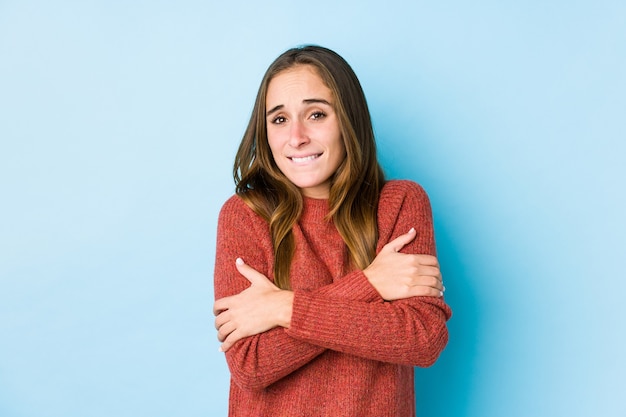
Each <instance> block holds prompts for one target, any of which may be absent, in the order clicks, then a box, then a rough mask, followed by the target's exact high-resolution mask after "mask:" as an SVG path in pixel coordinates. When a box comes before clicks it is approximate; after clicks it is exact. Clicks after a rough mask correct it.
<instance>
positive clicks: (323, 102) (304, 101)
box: [302, 98, 333, 107]
mask: <svg viewBox="0 0 626 417" xmlns="http://www.w3.org/2000/svg"><path fill="white" fill-rule="evenodd" d="M302 102H303V103H306V104H311V103H322V104H326V105H327V106H331V107H332V106H333V105H332V104H330V102H328V100H324V99H323V98H307V99H305V100H302Z"/></svg>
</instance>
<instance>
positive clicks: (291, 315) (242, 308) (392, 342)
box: [214, 192, 451, 389]
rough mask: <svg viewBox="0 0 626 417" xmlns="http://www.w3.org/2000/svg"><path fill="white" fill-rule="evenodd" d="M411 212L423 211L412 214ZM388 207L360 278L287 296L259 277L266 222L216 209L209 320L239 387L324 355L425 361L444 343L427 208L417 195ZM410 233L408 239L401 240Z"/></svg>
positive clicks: (444, 312)
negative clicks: (376, 243)
mask: <svg viewBox="0 0 626 417" xmlns="http://www.w3.org/2000/svg"><path fill="white" fill-rule="evenodd" d="M415 207H425V208H424V209H422V210H421V211H418V212H417V213H416V210H415ZM396 209H397V210H398V212H397V213H396V212H394V213H388V214H389V219H387V220H384V219H383V220H382V221H383V222H384V224H386V226H384V227H383V228H382V229H381V231H384V234H383V235H381V236H380V238H379V245H380V246H379V248H378V255H377V256H376V258H375V260H374V261H373V262H372V264H371V265H369V266H368V267H367V268H366V269H365V270H364V271H353V272H350V273H348V274H347V275H345V276H344V277H342V278H340V279H337V280H335V281H334V282H332V283H330V284H327V285H324V286H322V287H319V288H317V289H314V290H296V291H294V292H292V291H285V290H280V289H278V288H277V287H275V286H274V285H273V284H272V282H271V281H270V280H269V279H267V277H266V276H265V275H264V273H263V272H261V271H271V268H272V259H270V258H271V253H272V247H271V242H269V241H266V239H259V236H265V235H267V234H268V233H269V230H267V225H266V223H264V221H262V219H260V218H255V216H256V215H255V214H254V213H252V212H251V211H250V210H248V209H246V208H245V205H244V203H243V202H241V201H240V200H237V199H233V200H232V201H230V202H228V203H227V204H226V205H225V209H223V210H222V212H221V214H220V222H219V225H218V242H217V247H218V251H217V257H216V268H215V296H216V302H215V308H214V313H215V315H216V319H215V325H216V328H217V329H218V338H219V340H220V341H221V342H222V346H221V350H223V351H225V352H226V359H227V362H228V365H229V368H230V370H231V376H232V378H233V380H234V381H235V382H236V383H237V384H238V385H239V386H241V387H243V388H246V389H262V388H265V387H267V386H269V385H270V384H272V383H273V382H276V381H278V380H279V379H281V378H283V377H284V376H286V375H288V374H290V373H291V372H294V371H295V370H297V369H299V368H300V367H302V366H304V365H306V364H308V363H309V362H310V361H312V360H313V359H314V358H316V357H317V356H319V355H321V354H322V353H324V352H325V351H326V350H334V351H339V352H344V353H348V354H351V355H355V356H360V357H363V358H367V359H372V360H377V361H381V362H389V363H398V364H406V365H414V366H429V365H431V364H432V363H434V361H435V360H436V358H437V357H438V355H439V353H440V352H441V350H442V349H443V347H444V346H445V344H446V341H447V328H446V324H445V323H446V321H447V319H448V318H449V317H450V314H451V312H450V309H449V308H448V306H447V305H446V304H445V302H444V301H443V298H442V297H441V294H442V291H443V284H442V282H441V273H440V271H439V266H438V264H437V260H436V258H435V257H434V256H432V255H434V254H435V249H434V238H433V235H432V217H431V214H430V206H429V204H428V201H427V197H426V195H425V193H423V192H421V193H420V192H418V193H412V195H409V196H408V197H405V200H404V202H403V203H402V204H401V206H399V207H396ZM396 216H398V217H396ZM412 227H415V228H416V229H417V232H416V231H414V230H411V231H410V232H408V233H404V234H402V232H403V231H406V230H408V229H410V228H412ZM394 236H398V237H397V238H395V239H392V237H394ZM385 242H388V243H387V244H385ZM238 257H240V258H242V259H243V261H244V262H241V261H240V262H236V261H235V260H236V259H237V258H238ZM295 273H297V271H296V272H295Z"/></svg>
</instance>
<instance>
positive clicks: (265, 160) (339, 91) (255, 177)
mask: <svg viewBox="0 0 626 417" xmlns="http://www.w3.org/2000/svg"><path fill="white" fill-rule="evenodd" d="M296 65H310V66H312V67H313V68H315V69H316V71H317V74H318V75H319V76H320V77H321V79H322V81H323V82H324V84H325V85H326V86H327V87H328V88H329V89H330V90H331V92H332V94H333V99H334V100H333V102H334V107H335V108H334V110H335V112H336V114H337V116H338V120H339V129H340V131H341V137H342V140H343V142H344V146H345V149H346V158H345V160H344V161H343V162H342V164H341V165H340V166H339V168H338V169H337V171H336V172H335V174H334V175H333V177H332V178H331V186H330V193H329V206H330V212H329V214H328V219H332V221H333V223H334V224H335V227H336V228H337V230H338V231H339V234H340V235H341V237H342V238H343V240H344V241H345V242H346V245H347V246H348V251H349V253H350V257H351V261H352V263H353V265H354V266H355V267H357V268H361V269H364V268H366V267H367V266H368V265H369V264H370V263H371V262H372V260H373V259H374V257H375V255H376V243H377V240H378V227H377V221H376V213H377V209H378V198H379V195H380V190H381V189H382V186H383V184H384V182H385V178H384V174H383V171H382V169H381V167H380V165H379V164H378V159H377V157H376V143H375V141H374V131H373V129H372V122H371V118H370V113H369V109H368V107H367V101H366V100H365V95H364V94H363V89H362V88H361V84H360V83H359V80H358V78H357V77H356V74H355V73H354V71H353V70H352V68H351V67H350V65H348V63H347V62H346V61H345V60H344V59H343V58H342V57H341V56H339V55H338V54H337V53H336V52H333V51H331V50H330V49H327V48H323V47H320V46H311V45H309V46H304V47H299V48H293V49H289V50H287V51H286V52H284V53H283V54H281V55H280V56H279V57H278V58H276V60H275V61H274V62H273V63H272V64H271V65H270V66H269V68H268V69H267V72H266V73H265V75H264V77H263V80H262V81H261V86H260V87H259V91H258V93H257V97H256V101H255V103H254V108H253V110H252V115H251V117H250V122H249V123H248V127H247V129H246V132H245V134H244V136H243V139H242V140H241V144H240V145H239V150H238V151H237V156H236V157H235V165H234V169H233V176H234V178H235V184H236V192H237V194H238V195H239V196H240V197H241V198H242V199H243V200H244V201H245V202H246V204H248V206H250V207H251V208H252V209H253V210H254V211H255V212H256V213H257V214H259V215H260V216H261V217H263V218H264V219H266V220H267V221H268V223H269V227H270V232H271V235H272V243H273V245H274V256H275V261H274V282H275V284H276V285H277V286H279V287H280V288H283V289H289V288H291V285H290V279H289V269H290V266H291V260H292V258H293V254H294V251H295V239H294V236H293V232H292V229H293V226H294V224H295V223H296V222H297V221H298V219H299V218H300V215H301V213H302V209H303V199H302V194H301V193H300V190H299V189H298V187H296V186H295V185H294V184H293V183H292V182H291V181H289V180H288V179H287V177H285V175H283V173H282V172H281V171H280V169H279V168H278V166H277V165H276V163H275V162H274V158H273V157H272V152H271V150H270V148H269V144H268V141H267V121H266V117H265V112H266V108H265V99H266V96H267V89H268V86H269V83H270V81H271V80H272V79H273V78H274V77H275V76H276V75H277V74H278V73H280V72H282V71H285V70H287V69H289V68H292V67H294V66H296Z"/></svg>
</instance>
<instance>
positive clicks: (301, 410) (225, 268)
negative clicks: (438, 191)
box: [215, 181, 451, 417]
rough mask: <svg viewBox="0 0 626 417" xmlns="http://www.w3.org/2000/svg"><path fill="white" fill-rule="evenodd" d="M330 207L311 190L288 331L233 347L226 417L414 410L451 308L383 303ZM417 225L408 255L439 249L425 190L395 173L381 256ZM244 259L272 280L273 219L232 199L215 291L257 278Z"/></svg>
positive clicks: (383, 201)
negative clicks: (244, 272) (421, 375)
mask: <svg viewBox="0 0 626 417" xmlns="http://www.w3.org/2000/svg"><path fill="white" fill-rule="evenodd" d="M327 213H328V201H327V200H315V199H311V198H305V200H304V211H303V213H302V216H301V219H300V221H299V222H298V223H297V224H296V225H295V226H294V234H295V239H296V253H295V256H294V259H293V262H292V265H291V273H290V278H291V285H292V288H293V291H294V301H293V315H292V318H291V327H290V328H289V329H284V328H282V327H278V328H274V329H272V330H269V331H267V332H265V333H261V334H259V335H256V336H251V337H247V338H245V339H243V340H240V341H239V342H237V343H235V345H234V346H233V347H232V348H231V349H230V350H228V352H226V360H227V362H228V366H229V368H230V372H231V383H230V401H229V416H233V417H240V416H250V417H252V416H254V417H260V416H272V417H279V416H298V417H299V416H329V417H330V416H332V417H344V416H345V417H347V416H354V417H367V416H371V417H383V416H390V417H391V416H393V417H405V416H406V417H409V416H411V417H414V416H415V393H414V386H413V366H429V365H432V364H433V363H434V362H435V360H436V359H437V357H438V356H439V354H440V353H441V351H442V350H443V348H444V347H445V345H446V343H447V340H448V331H447V328H446V321H447V320H448V319H449V318H450V315H451V311H450V309H449V307H448V306H447V305H446V304H445V302H444V301H443V299H441V298H434V297H414V298H410V299H406V300H398V301H392V302H386V301H384V300H383V299H382V298H381V297H380V295H379V294H378V292H377V291H376V290H375V289H374V287H372V286H371V285H370V283H369V282H368V280H367V278H366V277H365V275H364V274H363V272H362V271H360V270H353V269H351V268H350V266H349V256H348V250H347V247H346V245H345V243H344V242H343V240H342V238H341V236H340V235H339V232H337V229H336V228H335V227H334V225H333V224H332V222H326V221H324V216H325V215H326V214H327ZM411 227H415V229H416V230H417V236H416V238H415V240H414V241H413V242H411V243H410V244H408V245H406V246H405V247H404V248H403V250H402V252H405V253H426V254H432V255H434V254H435V240H434V234H433V224H432V214H431V209H430V204H429V201H428V197H427V195H426V193H425V192H424V190H423V189H422V188H421V187H420V186H419V185H417V184H415V183H413V182H410V181H389V182H388V183H387V184H386V185H385V186H384V188H383V190H382V193H381V196H380V202H379V208H378V232H379V240H378V246H377V252H378V251H380V249H381V248H382V247H383V246H384V245H385V244H386V243H387V242H389V241H390V240H392V239H394V238H395V237H397V236H399V235H401V234H404V233H406V232H407V231H408V230H409V229H410V228H411ZM237 257H241V258H243V259H244V260H245V262H246V263H247V264H248V265H250V266H252V267H253V268H255V269H256V270H258V271H259V272H262V273H263V274H265V275H266V276H267V277H269V278H270V279H272V277H273V272H272V270H273V263H274V255H273V249H272V242H271V238H270V233H269V226H268V224H267V222H266V221H265V220H263V219H262V218H261V217H259V216H258V215H257V214H255V213H254V212H253V211H252V210H251V209H250V208H249V207H248V206H247V205H246V204H245V203H244V202H243V201H242V200H241V199H240V198H239V197H237V196H233V197H231V198H230V199H229V200H228V201H227V202H226V203H225V204H224V206H223V207H222V210H221V212H220V216H219V221H218V230H217V255H216V262H215V298H216V299H219V298H222V297H226V296H229V295H234V294H238V293H240V292H241V291H243V290H244V289H245V288H247V287H248V286H249V283H248V281H247V280H246V279H245V278H244V277H243V276H241V275H240V274H239V273H238V272H237V270H236V268H235V259H236V258H237Z"/></svg>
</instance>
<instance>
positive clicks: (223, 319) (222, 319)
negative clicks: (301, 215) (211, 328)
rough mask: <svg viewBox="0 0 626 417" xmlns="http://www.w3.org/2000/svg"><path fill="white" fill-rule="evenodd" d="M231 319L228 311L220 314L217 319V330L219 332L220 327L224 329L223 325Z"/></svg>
mask: <svg viewBox="0 0 626 417" xmlns="http://www.w3.org/2000/svg"><path fill="white" fill-rule="evenodd" d="M229 319H230V314H228V310H224V311H223V312H221V313H220V314H218V315H217V317H215V329H216V330H219V329H220V327H222V325H223V324H224V323H226V322H227V321H228V320H229Z"/></svg>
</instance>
